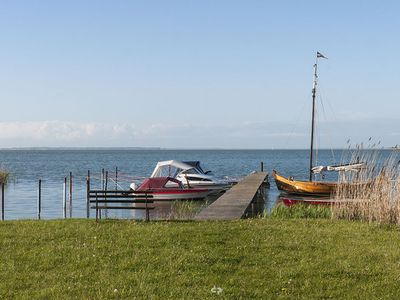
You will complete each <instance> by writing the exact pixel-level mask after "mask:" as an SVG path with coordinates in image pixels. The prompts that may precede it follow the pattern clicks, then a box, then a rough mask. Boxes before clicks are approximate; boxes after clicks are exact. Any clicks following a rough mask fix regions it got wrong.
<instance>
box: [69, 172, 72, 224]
mask: <svg viewBox="0 0 400 300" xmlns="http://www.w3.org/2000/svg"><path fill="white" fill-rule="evenodd" d="M69 217H70V218H72V172H69Z"/></svg>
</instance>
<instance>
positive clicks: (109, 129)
mask: <svg viewBox="0 0 400 300" xmlns="http://www.w3.org/2000/svg"><path fill="white" fill-rule="evenodd" d="M397 123H398V122H397V120H374V121H357V122H355V121H353V122H325V123H322V124H321V126H319V129H320V130H319V133H318V136H319V137H320V138H321V139H320V141H321V144H320V145H321V147H327V148H330V147H344V146H345V143H346V140H347V139H349V138H350V139H351V140H352V141H358V142H360V141H365V140H366V139H368V137H370V136H373V137H374V139H379V140H382V144H386V145H389V146H391V145H392V144H393V145H394V144H398V143H399V141H398V137H399V135H398V130H394V127H397V126H394V124H397ZM308 143H309V124H302V125H300V126H296V125H294V124H293V123H290V122H283V121H282V122H268V121H243V122H238V123H236V124H219V125H215V124H207V123H204V124H191V123H174V124H172V123H168V124H167V123H162V122H159V123H154V124H150V125H147V126H144V125H142V126H141V127H140V126H138V125H137V124H131V123H101V122H87V123H82V122H65V121H42V122H0V148H4V147H42V146H43V147H46V146H47V147H65V146H67V147H88V146H89V147H112V146H118V147H141V146H155V147H169V148H213V147H217V148H218V147H221V148H222V147H224V148H307V147H308Z"/></svg>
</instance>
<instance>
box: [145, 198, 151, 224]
mask: <svg viewBox="0 0 400 300" xmlns="http://www.w3.org/2000/svg"><path fill="white" fill-rule="evenodd" d="M145 196H146V199H145V204H146V222H148V221H150V213H149V208H148V206H147V193H146V194H145Z"/></svg>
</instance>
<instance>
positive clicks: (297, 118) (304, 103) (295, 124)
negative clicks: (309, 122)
mask: <svg viewBox="0 0 400 300" xmlns="http://www.w3.org/2000/svg"><path fill="white" fill-rule="evenodd" d="M308 96H309V98H311V93H309V95H308ZM301 103H302V104H301V105H298V106H297V107H299V108H300V109H299V110H298V111H297V113H296V115H295V118H293V119H294V122H292V123H291V126H290V127H289V128H290V130H289V137H293V136H294V131H295V129H296V128H298V127H299V124H300V119H301V117H305V114H304V111H305V108H306V106H307V101H302V102H301ZM293 119H292V120H293ZM289 140H290V138H286V139H285V142H284V145H283V146H284V148H287V145H288V143H289Z"/></svg>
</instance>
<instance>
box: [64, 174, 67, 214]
mask: <svg viewBox="0 0 400 300" xmlns="http://www.w3.org/2000/svg"><path fill="white" fill-rule="evenodd" d="M63 217H64V219H66V218H67V177H64V182H63Z"/></svg>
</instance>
